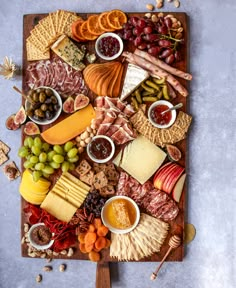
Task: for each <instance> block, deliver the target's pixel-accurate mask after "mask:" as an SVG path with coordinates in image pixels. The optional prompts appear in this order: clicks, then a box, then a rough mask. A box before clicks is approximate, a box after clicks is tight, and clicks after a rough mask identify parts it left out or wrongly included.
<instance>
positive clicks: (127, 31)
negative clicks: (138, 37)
mask: <svg viewBox="0 0 236 288" xmlns="http://www.w3.org/2000/svg"><path fill="white" fill-rule="evenodd" d="M132 36H133V33H132V31H131V30H126V31H125V32H124V36H123V38H124V39H125V40H129V38H130V37H132Z"/></svg>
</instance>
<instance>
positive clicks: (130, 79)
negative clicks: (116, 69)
mask: <svg viewBox="0 0 236 288" xmlns="http://www.w3.org/2000/svg"><path fill="white" fill-rule="evenodd" d="M148 77H149V73H148V72H147V71H146V70H144V69H142V68H140V67H139V66H137V65H134V64H131V63H129V64H128V67H127V71H126V75H125V80H124V84H123V88H122V92H121V96H120V99H121V100H124V99H125V98H127V97H128V96H129V95H130V94H131V93H132V92H133V91H134V90H135V88H136V87H138V86H139V85H140V84H141V83H142V82H143V81H144V80H146V79H147V78H148Z"/></svg>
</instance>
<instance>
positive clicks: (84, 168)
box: [75, 159, 92, 176]
mask: <svg viewBox="0 0 236 288" xmlns="http://www.w3.org/2000/svg"><path fill="white" fill-rule="evenodd" d="M91 168H92V167H91V166H90V165H89V163H88V162H87V161H86V160H85V159H84V160H82V161H81V162H80V164H79V166H78V167H77V168H76V169H75V171H76V172H77V173H78V174H79V175H80V176H84V175H85V174H87V173H88V172H89V171H90V170H91Z"/></svg>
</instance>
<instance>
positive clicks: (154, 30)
mask: <svg viewBox="0 0 236 288" xmlns="http://www.w3.org/2000/svg"><path fill="white" fill-rule="evenodd" d="M174 24H176V23H173V22H172V19H171V18H170V17H158V18H157V21H156V22H153V21H152V20H151V19H150V18H147V17H136V16H132V17H130V18H129V20H128V22H127V23H125V24H124V25H123V29H122V30H120V32H119V36H120V37H121V38H123V39H124V40H129V41H132V42H133V44H134V46H135V47H137V48H139V49H141V50H146V51H147V52H148V53H149V54H151V55H153V56H155V57H159V58H160V59H163V60H164V61H165V62H166V63H167V64H172V63H174V62H177V61H180V60H181V55H180V52H179V50H177V49H178V48H179V45H180V44H182V43H183V42H184V39H183V35H182V33H181V32H182V31H183V28H182V27H177V29H175V28H173V26H175V25H174ZM177 31H178V33H176V32H177ZM180 31H181V32H180Z"/></svg>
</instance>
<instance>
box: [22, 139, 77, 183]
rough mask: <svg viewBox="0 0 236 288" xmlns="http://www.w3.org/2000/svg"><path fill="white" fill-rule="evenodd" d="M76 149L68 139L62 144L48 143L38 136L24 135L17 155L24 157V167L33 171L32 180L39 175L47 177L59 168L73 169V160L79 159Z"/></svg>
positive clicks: (63, 169) (64, 170)
mask: <svg viewBox="0 0 236 288" xmlns="http://www.w3.org/2000/svg"><path fill="white" fill-rule="evenodd" d="M77 154H78V149H77V147H76V146H75V144H74V142H72V141H68V142H66V143H65V144H64V145H54V146H52V145H49V144H48V143H46V142H43V141H42V140H41V139H40V137H35V138H32V137H30V136H28V137H26V138H25V140H24V145H23V146H22V147H20V148H19V150H18V156H19V157H21V158H24V159H25V162H24V164H23V165H24V168H26V169H30V170H32V171H33V173H32V174H33V179H34V181H36V182H37V181H38V180H39V179H40V177H41V176H44V177H45V178H48V177H49V176H50V175H51V174H53V173H54V172H55V169H59V168H61V170H62V172H67V171H68V170H74V169H75V164H74V163H75V162H77V161H78V160H79V156H78V155H77Z"/></svg>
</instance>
